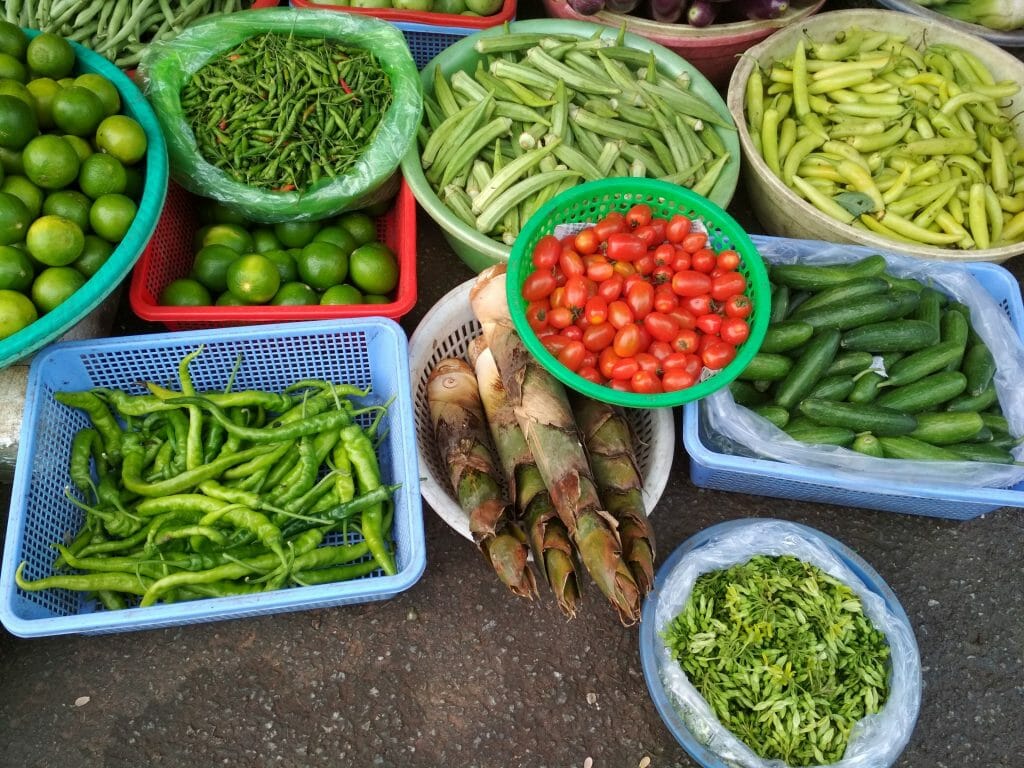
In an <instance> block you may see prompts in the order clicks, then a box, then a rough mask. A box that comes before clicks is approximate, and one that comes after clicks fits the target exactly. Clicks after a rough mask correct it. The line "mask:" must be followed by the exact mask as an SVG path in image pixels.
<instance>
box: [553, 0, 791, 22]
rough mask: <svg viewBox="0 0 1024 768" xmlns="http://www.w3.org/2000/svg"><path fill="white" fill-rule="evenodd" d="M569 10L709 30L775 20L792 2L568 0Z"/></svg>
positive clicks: (738, 0)
mask: <svg viewBox="0 0 1024 768" xmlns="http://www.w3.org/2000/svg"><path fill="white" fill-rule="evenodd" d="M569 7H570V8H572V9H573V10H574V11H576V13H580V14H583V15H584V16H590V15H592V14H595V13H597V12H598V11H603V10H608V11H611V12H612V13H625V14H633V15H636V16H641V17H646V18H650V19H653V20H654V21H660V22H664V23H666V24H674V23H677V22H678V23H680V24H689V25H690V26H693V27H706V26H708V25H709V24H713V23H716V22H718V23H729V22H734V21H741V20H748V19H753V20H764V19H776V18H778V17H779V16H781V15H782V14H784V13H785V12H786V11H788V10H789V0H647V1H646V2H644V1H642V0H569Z"/></svg>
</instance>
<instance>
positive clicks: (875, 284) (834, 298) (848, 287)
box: [790, 277, 889, 320]
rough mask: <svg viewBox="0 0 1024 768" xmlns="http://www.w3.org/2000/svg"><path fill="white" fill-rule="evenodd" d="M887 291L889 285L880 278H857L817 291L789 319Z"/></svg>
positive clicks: (796, 318) (795, 318)
mask: <svg viewBox="0 0 1024 768" xmlns="http://www.w3.org/2000/svg"><path fill="white" fill-rule="evenodd" d="M888 290H889V284H888V283H887V282H886V281H885V280H884V279H882V278H881V277H859V278H856V279H854V280H849V281H847V282H845V283H840V284H839V285H837V286H835V287H834V288H826V289H825V290H823V291H818V292H817V293H815V294H814V295H813V296H811V297H810V298H808V299H807V301H805V302H804V303H803V304H801V305H800V307H799V308H798V309H797V310H796V311H794V312H792V313H791V314H790V317H792V318H793V319H794V320H798V319H799V318H800V315H801V314H803V313H804V312H809V311H810V310H812V309H817V308H818V307H829V306H832V305H834V304H845V303H846V302H848V301H852V300H853V299H859V298H862V297H864V296H874V295H876V294H880V293H886V292H888Z"/></svg>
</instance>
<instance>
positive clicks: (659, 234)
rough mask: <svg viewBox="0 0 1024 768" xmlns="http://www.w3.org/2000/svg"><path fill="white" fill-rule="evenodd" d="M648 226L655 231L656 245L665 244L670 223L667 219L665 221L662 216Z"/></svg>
mask: <svg viewBox="0 0 1024 768" xmlns="http://www.w3.org/2000/svg"><path fill="white" fill-rule="evenodd" d="M647 226H649V227H650V228H651V229H653V230H654V244H655V245H659V244H661V243H664V242H665V239H666V232H667V231H668V221H667V220H666V219H663V218H661V217H660V216H655V217H654V218H653V219H651V223H650V224H648V225H647Z"/></svg>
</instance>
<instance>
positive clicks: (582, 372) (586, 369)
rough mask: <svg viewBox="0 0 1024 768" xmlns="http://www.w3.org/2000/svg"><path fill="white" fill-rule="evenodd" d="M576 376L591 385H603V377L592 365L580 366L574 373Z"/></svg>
mask: <svg viewBox="0 0 1024 768" xmlns="http://www.w3.org/2000/svg"><path fill="white" fill-rule="evenodd" d="M576 375H577V376H580V377H582V378H584V379H586V380H587V381H589V382H591V383H593V384H604V376H602V375H601V372H600V371H598V370H597V368H595V367H594V366H592V365H581V366H580V367H579V370H578V371H576Z"/></svg>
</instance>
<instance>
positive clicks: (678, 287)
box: [672, 269, 711, 298]
mask: <svg viewBox="0 0 1024 768" xmlns="http://www.w3.org/2000/svg"><path fill="white" fill-rule="evenodd" d="M710 290H711V278H710V277H708V276H707V275H705V274H704V273H703V272H696V271H694V270H692V269H684V270H681V271H679V272H676V273H675V274H674V275H672V291H673V292H674V293H675V294H676V295H677V296H683V297H686V298H689V297H691V296H701V295H703V294H706V293H708V292H709V291H710Z"/></svg>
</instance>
